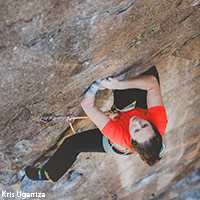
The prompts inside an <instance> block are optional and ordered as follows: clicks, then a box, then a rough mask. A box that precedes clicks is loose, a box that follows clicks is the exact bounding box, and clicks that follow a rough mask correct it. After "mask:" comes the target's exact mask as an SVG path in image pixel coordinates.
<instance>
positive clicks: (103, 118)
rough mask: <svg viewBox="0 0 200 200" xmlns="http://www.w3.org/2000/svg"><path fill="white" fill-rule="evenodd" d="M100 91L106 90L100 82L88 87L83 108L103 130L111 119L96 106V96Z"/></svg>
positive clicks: (82, 101)
mask: <svg viewBox="0 0 200 200" xmlns="http://www.w3.org/2000/svg"><path fill="white" fill-rule="evenodd" d="M98 89H101V90H103V89H105V87H102V86H101V84H100V81H95V82H94V83H93V84H91V85H90V86H89V87H88V89H87V90H86V91H85V94H84V96H83V98H82V99H81V107H82V108H83V110H84V111H85V113H86V114H87V115H88V117H89V118H90V119H91V120H92V121H93V122H94V123H95V124H96V126H97V127H98V128H99V129H100V130H102V129H103V128H104V126H105V125H106V124H107V123H108V122H109V121H110V118H109V117H108V116H107V115H106V114H105V113H104V112H102V111H101V110H100V109H99V108H97V107H96V105H95V94H96V92H97V90H98Z"/></svg>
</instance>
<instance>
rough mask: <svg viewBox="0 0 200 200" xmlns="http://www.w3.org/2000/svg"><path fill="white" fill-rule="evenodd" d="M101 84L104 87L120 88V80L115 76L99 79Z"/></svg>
mask: <svg viewBox="0 0 200 200" xmlns="http://www.w3.org/2000/svg"><path fill="white" fill-rule="evenodd" d="M101 85H102V86H103V87H105V88H108V89H115V90H116V89H121V88H122V81H120V80H118V79H117V78H115V77H114V78H112V77H107V78H104V79H102V80H101Z"/></svg>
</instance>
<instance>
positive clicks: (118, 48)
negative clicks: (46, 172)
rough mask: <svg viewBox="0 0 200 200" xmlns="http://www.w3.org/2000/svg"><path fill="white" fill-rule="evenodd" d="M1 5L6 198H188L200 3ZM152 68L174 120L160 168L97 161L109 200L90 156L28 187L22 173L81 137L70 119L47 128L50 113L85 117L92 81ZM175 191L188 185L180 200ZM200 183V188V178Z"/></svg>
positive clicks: (105, 96)
mask: <svg viewBox="0 0 200 200" xmlns="http://www.w3.org/2000/svg"><path fill="white" fill-rule="evenodd" d="M0 5H1V6H0V12H1V16H0V17H1V20H0V26H1V31H0V52H1V54H0V70H1V73H0V83H1V85H0V86H1V88H0V95H1V99H0V106H1V113H0V131H1V135H0V144H1V146H0V168H1V172H0V180H1V184H0V188H1V190H2V191H5V190H6V191H7V192H16V191H23V192H27V193H31V192H42V193H45V194H46V197H45V199H69V200H71V199H87V200H89V199H91V200H93V199H108V193H110V194H111V195H113V194H116V196H117V197H118V199H124V200H132V199H156V198H158V199H160V198H162V199H173V198H174V199H175V198H176V199H177V198H179V199H185V198H187V197H188V195H190V192H188V191H190V187H189V186H188V185H187V187H186V186H185V185H184V183H183V182H180V183H178V182H179V181H181V180H182V179H183V178H185V177H187V176H188V175H189V174H190V173H192V172H193V171H195V170H197V169H198V168H199V166H200V161H199V158H200V156H199V149H200V144H199V140H200V135H199V130H200V123H199V121H200V117H199V110H200V95H199V91H200V64H199V57H200V48H199V47H200V37H199V36H200V21H199V19H200V18H199V17H200V12H199V7H200V2H199V0H187V1H186V0H173V1H172V0H170V1H166V0H162V1H153V0H123V1H122V0H115V1H104V0H102V1H95V0H87V1H75V0H70V1H62V0H43V1H37V0H33V1H28V0H22V1H12V0H7V1H3V0H1V1H0ZM152 65H156V66H157V69H158V71H159V74H160V80H161V89H162V94H163V99H164V104H165V106H166V110H167V114H168V121H169V123H168V127H167V131H166V134H165V136H164V143H165V146H166V151H165V153H164V155H163V158H162V160H161V161H160V162H159V163H158V164H157V165H156V166H154V167H148V166H146V165H145V164H144V163H143V162H142V161H140V159H139V158H138V157H137V156H135V155H131V156H127V157H126V156H114V155H106V156H105V155H104V154H101V153H96V154H95V153H94V154H92V156H91V160H92V161H93V163H94V164H95V166H96V168H97V171H98V173H99V174H100V176H101V178H102V179H103V180H104V183H105V185H106V188H107V191H108V193H107V192H106V191H105V190H104V188H103V187H102V185H101V183H100V182H99V181H98V178H97V176H96V174H95V172H94V169H93V168H92V166H91V165H90V163H89V162H88V161H87V160H85V159H84V157H83V155H82V154H81V155H79V157H78V159H77V162H76V163H75V164H74V165H73V167H72V170H74V171H71V172H70V173H69V172H68V173H66V174H65V175H64V176H63V177H62V178H61V179H60V180H59V182H57V183H38V182H37V183H35V182H33V181H30V180H28V179H27V178H25V179H23V181H22V182H20V180H19V177H20V170H22V169H23V168H24V167H25V166H27V165H29V164H35V165H41V164H42V163H43V162H44V161H45V160H46V159H47V158H48V156H49V155H51V154H52V153H53V152H54V151H55V150H56V148H58V147H59V145H60V144H61V143H62V141H63V137H68V136H69V135H70V134H72V132H71V130H70V129H69V126H68V124H67V123H66V122H65V120H57V121H56V120H55V121H52V122H49V123H43V122H41V121H40V116H41V115H42V114H44V113H52V114H55V115H68V114H73V115H76V116H80V115H82V114H83V111H82V109H81V107H80V104H79V102H80V98H81V93H82V92H83V91H84V89H85V88H86V87H87V86H88V85H89V84H90V83H91V82H93V81H94V80H96V79H99V78H103V77H105V76H108V75H117V74H126V76H127V77H129V76H134V75H137V74H139V73H141V72H143V71H145V70H146V69H148V68H149V67H151V66H152ZM97 103H98V104H99V106H100V107H101V108H102V109H109V108H110V105H111V104H112V93H111V92H109V91H105V92H104V93H101V94H100V95H99V98H98V102H97ZM93 126H94V125H93V124H92V123H91V122H90V121H89V120H83V121H77V122H75V123H74V128H75V129H76V130H79V131H82V130H86V129H89V128H91V127H93ZM197 172H198V171H197ZM197 174H199V172H198V173H197ZM197 174H195V175H194V176H196V175H197ZM197 177H199V176H197ZM195 181H196V180H195ZM176 183H178V184H179V185H178V186H177V188H181V186H183V188H182V189H180V190H179V191H180V193H181V195H180V196H179V197H177V195H175V194H174V190H175V189H176V186H175V184H176ZM195 183H196V188H199V187H200V185H199V179H198V181H196V182H195ZM197 186H198V187H197ZM184 188H186V189H185V190H184ZM191 190H192V191H193V190H194V193H195V192H196V193H198V190H197V189H194V188H192V187H191ZM186 192H187V194H185V193H186ZM194 193H191V194H192V195H193V196H192V197H194ZM184 194H185V196H184ZM170 195H171V196H170ZM194 198H198V195H196V197H194ZM5 199H8V198H5ZM12 199H13V198H12ZM113 199H114V197H113Z"/></svg>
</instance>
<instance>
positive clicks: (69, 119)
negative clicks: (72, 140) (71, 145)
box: [40, 114, 117, 200]
mask: <svg viewBox="0 0 200 200" xmlns="http://www.w3.org/2000/svg"><path fill="white" fill-rule="evenodd" d="M87 118H89V117H88V116H82V117H75V116H72V117H70V116H67V115H66V116H54V115H51V114H43V115H42V116H41V118H40V120H42V121H45V122H50V121H52V120H55V119H65V120H66V121H67V122H68V124H69V126H70V128H71V130H72V132H73V133H74V134H76V131H75V130H74V128H73V125H72V124H73V122H74V121H75V120H76V119H87ZM84 157H85V159H88V160H89V162H90V165H91V166H92V168H93V169H94V171H95V173H96V175H97V178H98V179H99V181H100V183H101V185H102V186H103V188H104V190H105V192H106V194H107V195H108V197H109V199H110V200H116V199H117V195H116V194H113V195H111V194H110V193H109V191H108V189H107V188H106V186H105V184H104V182H103V180H102V178H101V176H100V175H99V173H98V171H97V168H96V167H95V165H94V163H93V161H92V160H91V159H90V157H89V156H88V155H87V154H86V153H85V154H84Z"/></svg>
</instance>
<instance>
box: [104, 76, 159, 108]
mask: <svg viewBox="0 0 200 200" xmlns="http://www.w3.org/2000/svg"><path fill="white" fill-rule="evenodd" d="M101 84H102V85H103V86H104V87H106V88H109V89H118V90H125V89H132V88H138V89H142V90H147V107H148V108H151V107H154V106H163V100H162V95H161V91H160V86H159V84H158V81H157V79H156V78H155V77H154V76H153V75H142V76H137V77H133V78H129V79H126V80H122V81H120V80H118V79H117V78H111V77H109V78H107V79H104V80H103V81H102V82H101Z"/></svg>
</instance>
